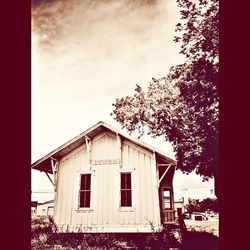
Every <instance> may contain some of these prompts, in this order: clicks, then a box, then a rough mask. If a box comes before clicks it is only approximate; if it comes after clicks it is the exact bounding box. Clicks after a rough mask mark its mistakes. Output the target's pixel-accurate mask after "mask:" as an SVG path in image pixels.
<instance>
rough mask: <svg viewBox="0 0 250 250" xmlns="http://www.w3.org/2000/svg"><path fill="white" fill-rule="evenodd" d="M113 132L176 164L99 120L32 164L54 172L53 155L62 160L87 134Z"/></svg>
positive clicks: (160, 153) (83, 140) (92, 135)
mask: <svg viewBox="0 0 250 250" xmlns="http://www.w3.org/2000/svg"><path fill="white" fill-rule="evenodd" d="M108 131H109V132H110V131H111V132H113V133H115V134H119V135H120V136H121V137H123V138H125V139H127V140H128V141H131V142H132V143H134V144H136V145H138V146H140V147H142V148H144V149H146V150H148V151H150V152H155V153H156V156H157V157H158V158H160V159H162V160H163V161H164V162H168V163H171V164H173V165H176V161H175V160H174V159H172V158H170V157H169V156H167V155H166V154H164V153H162V152H160V151H159V150H158V149H156V148H155V147H152V146H149V145H148V144H146V143H144V142H142V141H141V140H139V139H136V138H133V137H131V136H128V135H125V134H123V133H122V132H121V131H119V130H117V129H116V128H113V127H112V126H110V125H108V124H107V123H105V122H102V121H100V122H98V123H97V124H96V125H94V126H92V127H91V128H89V129H87V130H86V131H84V132H82V133H81V134H79V135H78V136H76V137H74V138H73V139H71V140H69V141H68V142H66V143H64V144H63V145H62V146H60V147H58V148H56V149H55V150H53V151H52V152H50V153H48V154H47V155H45V156H44V157H42V158H41V159H39V160H37V161H36V162H34V163H33V164H32V165H31V168H32V169H36V170H40V171H44V172H47V173H52V170H51V163H50V161H51V157H52V158H55V159H57V160H60V159H61V158H62V157H64V156H65V155H67V154H68V153H70V152H71V151H73V150H75V149H76V148H78V147H79V146H81V145H83V144H85V137H86V136H87V137H88V138H90V139H91V140H92V139H93V138H94V137H95V136H96V135H98V134H100V133H102V132H108Z"/></svg>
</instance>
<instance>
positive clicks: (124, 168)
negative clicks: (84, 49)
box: [32, 122, 176, 232]
mask: <svg viewBox="0 0 250 250" xmlns="http://www.w3.org/2000/svg"><path fill="white" fill-rule="evenodd" d="M175 167H176V162H175V160H173V159H171V158H169V157H168V156H166V155H164V154H163V153H161V152H159V151H158V150H156V149H155V148H153V147H151V146H149V145H146V144H145V143H143V142H141V141H140V140H138V139H134V138H132V137H130V136H127V135H124V134H123V133H121V132H120V131H118V130H116V129H115V128H113V127H111V126H110V125H108V124H106V123H104V122H99V123H97V124H96V125H95V126H93V127H91V128H90V129H88V130H87V131H85V132H83V133H81V134H80V135H79V136H77V137H75V138H73V139H72V140H70V141H68V142H67V143H65V144H64V145H62V146H61V147H59V148H57V149H55V150H54V151H52V152H51V153H49V154H47V155H46V156H44V157H43V158H41V159H40V160H38V161H36V162H34V163H33V164H32V168H33V169H36V170H39V171H43V172H45V173H46V174H47V176H48V177H49V178H50V175H49V174H53V177H54V178H53V180H52V179H51V178H50V180H51V182H52V183H53V185H54V187H55V205H54V220H55V222H56V224H57V226H58V229H59V231H61V232H152V227H154V229H155V230H158V229H162V228H163V227H164V226H165V225H167V224H169V223H174V221H175V213H174V194H173V185H172V180H173V175H174V171H175Z"/></svg>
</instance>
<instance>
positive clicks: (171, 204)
mask: <svg viewBox="0 0 250 250" xmlns="http://www.w3.org/2000/svg"><path fill="white" fill-rule="evenodd" d="M164 191H169V204H170V208H164ZM161 193H162V194H161V197H162V208H163V210H165V211H166V210H168V211H169V210H173V209H174V208H173V188H172V187H169V186H163V187H162V191H161Z"/></svg>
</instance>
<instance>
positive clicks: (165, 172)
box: [159, 164, 172, 185]
mask: <svg viewBox="0 0 250 250" xmlns="http://www.w3.org/2000/svg"><path fill="white" fill-rule="evenodd" d="M171 165H172V164H168V167H167V168H166V170H165V171H164V173H163V175H162V176H161V178H160V180H159V185H160V183H161V181H162V180H163V178H164V176H165V175H166V174H167V172H168V170H169V168H170V167H171Z"/></svg>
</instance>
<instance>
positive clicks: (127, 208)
mask: <svg viewBox="0 0 250 250" xmlns="http://www.w3.org/2000/svg"><path fill="white" fill-rule="evenodd" d="M117 210H118V212H135V208H133V207H120V208H118V209H117Z"/></svg>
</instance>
